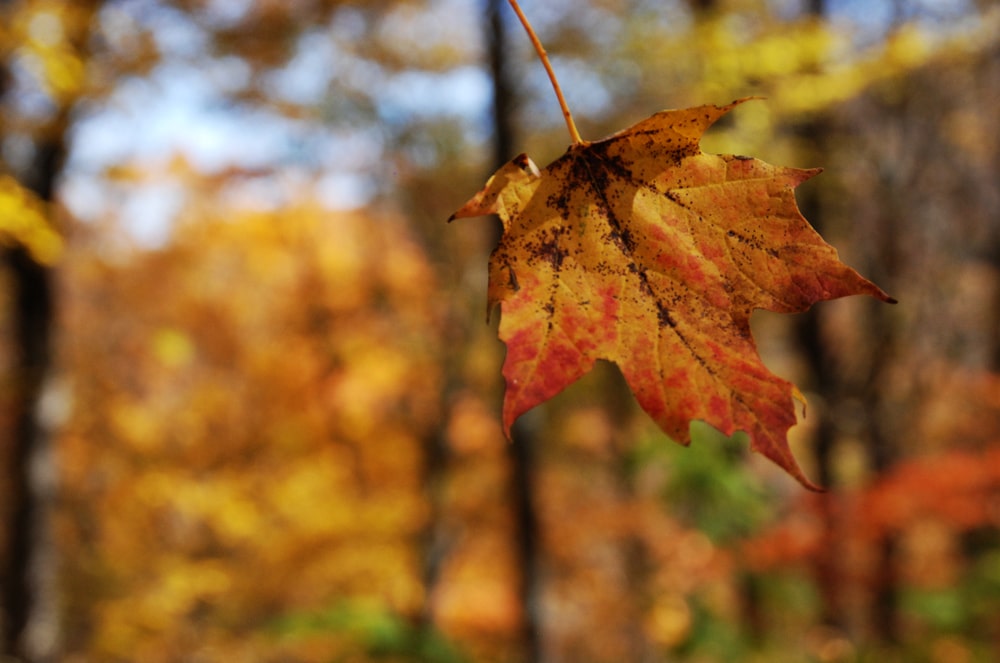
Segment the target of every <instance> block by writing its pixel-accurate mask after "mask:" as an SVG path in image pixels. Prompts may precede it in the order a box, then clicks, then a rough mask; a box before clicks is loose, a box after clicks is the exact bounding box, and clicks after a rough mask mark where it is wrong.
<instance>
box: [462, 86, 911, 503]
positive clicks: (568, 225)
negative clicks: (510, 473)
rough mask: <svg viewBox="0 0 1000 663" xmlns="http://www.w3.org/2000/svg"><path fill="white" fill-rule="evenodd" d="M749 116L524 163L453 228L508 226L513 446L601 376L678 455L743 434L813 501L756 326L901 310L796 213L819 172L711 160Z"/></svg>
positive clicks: (497, 293)
mask: <svg viewBox="0 0 1000 663" xmlns="http://www.w3.org/2000/svg"><path fill="white" fill-rule="evenodd" d="M742 101H744V100H739V101H735V102H733V103H732V104H729V105H727V106H700V107H697V108H689V109H687V110H675V111H664V112H661V113H657V114H655V115H653V116H652V117H650V118H648V119H646V120H643V121H642V122H639V123H638V124H636V125H634V126H632V127H630V128H628V129H626V130H624V131H622V132H620V133H617V134H615V135H613V136H611V137H609V138H606V139H604V140H601V141H597V142H592V143H586V142H580V143H575V144H574V145H572V146H571V147H570V148H569V150H568V151H567V152H566V154H564V155H563V156H562V157H560V158H559V159H557V160H556V161H554V162H553V163H551V164H550V165H549V166H547V167H546V168H545V169H544V170H542V171H541V172H539V170H538V168H537V167H536V166H535V164H534V163H532V161H531V159H529V158H528V157H527V156H526V155H523V154H522V155H521V156H518V157H517V158H515V159H514V160H513V161H511V162H510V163H508V164H507V165H505V166H503V167H502V168H501V169H500V170H498V171H497V172H496V173H495V174H494V175H493V176H492V177H491V178H490V180H489V181H488V182H487V183H486V186H485V187H484V188H483V189H482V191H480V192H479V193H478V194H476V195H475V196H474V197H473V198H472V199H471V200H470V201H469V202H468V203H466V204H465V205H464V206H463V207H462V208H461V209H460V210H458V211H457V212H456V213H455V214H454V215H453V216H452V219H454V218H458V217H471V216H480V215H484V214H492V213H496V214H498V215H499V216H500V219H501V220H502V222H503V228H504V233H503V236H502V238H501V240H500V244H499V246H498V247H497V248H496V250H495V251H494V252H493V255H492V256H491V258H490V274H489V308H490V309H492V308H493V306H494V305H495V304H497V303H500V304H501V311H502V317H501V322H500V338H501V340H503V341H504V343H505V344H506V345H507V357H506V359H505V361H504V367H503V374H504V377H505V378H506V384H507V388H506V394H505V397H504V406H503V425H504V430H505V431H506V432H507V433H508V435H509V432H510V426H511V424H512V423H513V422H514V420H515V419H516V418H517V417H518V416H520V415H521V414H522V413H524V412H525V411H527V410H529V409H530V408H532V407H534V406H535V405H537V404H539V403H541V402H543V401H545V400H547V399H549V398H551V397H553V396H555V395H556V394H557V393H559V392H560V391H562V390H563V389H564V388H565V387H567V386H568V385H569V384H571V383H572V382H574V381H575V380H577V379H578V378H580V377H581V376H582V375H584V374H585V373H586V372H587V371H589V370H590V368H591V367H592V366H593V364H594V361H595V360H597V359H607V360H610V361H613V362H615V363H616V364H617V365H618V366H619V368H620V369H621V371H622V373H623V374H624V376H625V379H626V381H627V382H628V384H629V386H630V387H631V388H632V391H633V393H634V394H635V396H636V399H637V400H638V402H639V404H640V405H641V406H642V408H643V409H644V410H645V411H646V412H647V413H649V415H650V416H652V417H653V419H654V420H655V421H656V422H657V423H658V424H659V426H660V427H661V428H662V429H663V430H664V432H666V433H667V434H668V435H669V436H670V437H672V438H673V439H674V440H676V441H677V442H680V443H682V444H688V443H689V442H690V433H689V425H690V422H691V420H693V419H701V420H704V421H706V422H707V423H709V424H711V425H712V426H714V427H716V428H718V429H719V430H720V431H722V432H723V433H726V434H727V435H729V434H732V433H733V432H735V431H737V430H743V431H746V432H747V433H748V434H749V436H750V441H751V448H752V449H754V450H756V451H758V452H760V453H762V454H764V455H765V456H766V457H768V458H770V459H771V460H773V461H774V462H776V463H777V464H778V465H780V466H781V467H783V468H784V469H785V470H787V471H788V472H789V473H790V474H791V475H792V476H794V477H795V478H796V479H798V480H799V481H800V482H802V483H803V484H804V485H806V486H808V487H813V488H814V487H815V486H813V484H811V483H810V482H809V480H808V479H807V478H806V477H805V475H804V474H803V473H802V470H801V469H800V468H799V466H798V464H797V463H796V461H795V459H794V458H793V457H792V453H791V450H790V449H789V447H788V442H787V439H786V436H787V431H788V429H789V428H790V427H791V426H792V425H793V424H794V423H795V409H794V404H793V401H792V398H793V396H795V395H797V394H798V391H797V390H796V388H795V387H794V385H792V384H791V383H790V382H787V381H786V380H783V379H781V378H779V377H777V376H776V375H774V374H773V373H771V372H770V371H769V370H768V369H767V368H766V367H765V366H764V364H763V363H762V362H761V360H760V357H759V355H758V353H757V348H756V345H755V344H754V340H753V338H752V336H751V334H750V314H751V312H752V311H753V310H754V309H757V308H761V309H767V310H770V311H779V312H784V313H792V312H797V311H804V310H806V309H808V308H809V307H810V306H811V305H812V304H813V303H815V302H817V301H820V300H826V299H833V298H836V297H843V296H846V295H855V294H868V295H872V296H874V297H877V298H879V299H881V300H883V301H892V300H891V298H890V297H889V296H888V295H886V294H885V293H884V292H883V291H882V290H881V289H879V288H878V287H877V286H875V285H874V284H873V283H871V282H869V281H867V280H866V279H864V278H862V277H861V276H860V275H858V273H857V272H855V271H854V270H852V269H851V268H850V267H848V266H847V265H845V264H843V263H842V262H840V261H839V259H838V258H837V252H836V250H835V249H834V248H833V247H831V246H830V245H829V244H827V243H826V242H824V241H823V239H822V238H821V237H820V236H819V235H818V234H817V233H816V231H815V230H813V229H812V227H810V226H809V224H808V223H807V222H806V220H805V218H803V216H802V214H801V213H800V212H799V209H798V206H797V205H796V203H795V196H794V188H795V187H796V186H797V185H798V184H800V183H801V182H803V181H805V180H806V179H808V178H810V177H812V176H813V175H815V174H816V173H818V172H819V171H818V170H799V169H794V168H781V167H777V166H772V165H770V164H767V163H764V162H762V161H759V160H757V159H752V158H748V157H742V156H730V155H713V154H705V153H704V152H702V151H701V148H700V147H699V140H700V138H701V136H702V134H703V133H704V132H705V130H706V129H707V128H708V127H709V126H711V125H712V124H713V123H714V122H715V121H716V120H718V119H719V118H720V117H722V116H723V115H724V114H726V113H727V112H728V111H729V110H731V109H732V108H733V107H734V106H736V105H738V104H739V103H742Z"/></svg>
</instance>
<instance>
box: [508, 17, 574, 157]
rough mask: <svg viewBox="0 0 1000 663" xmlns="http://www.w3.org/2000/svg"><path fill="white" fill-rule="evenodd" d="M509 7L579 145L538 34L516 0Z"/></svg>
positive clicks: (571, 115) (569, 115) (571, 134)
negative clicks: (532, 49)
mask: <svg viewBox="0 0 1000 663" xmlns="http://www.w3.org/2000/svg"><path fill="white" fill-rule="evenodd" d="M509 2H510V6H511V8H512V9H513V10H514V13H515V14H517V18H518V19H520V21H521V25H523V26H524V30H525V32H527V33H528V39H530V40H531V44H532V46H534V47H535V51H536V52H537V53H538V57H539V59H540V60H541V61H542V65H543V66H544V67H545V73H547V74H548V75H549V80H550V81H552V89H554V90H555V91H556V99H558V100H559V108H561V109H562V114H563V118H564V119H565V120H566V128H567V129H569V135H570V138H572V139H573V143H574V144H575V145H580V144H582V143H583V142H584V140H583V138H581V137H580V132H579V131H577V130H576V124H574V123H573V114H572V113H570V112H569V106H567V105H566V98H565V97H563V93H562V88H560V87H559V81H557V80H556V74H555V72H554V71H552V64H551V63H550V62H549V55H548V53H546V52H545V48H544V47H543V46H542V42H541V41H540V40H539V39H538V35H536V34H535V31H534V29H533V28H532V27H531V23H529V22H528V17H527V16H525V15H524V12H523V11H521V6H520V5H519V4H517V0H509Z"/></svg>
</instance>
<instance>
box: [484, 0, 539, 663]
mask: <svg viewBox="0 0 1000 663" xmlns="http://www.w3.org/2000/svg"><path fill="white" fill-rule="evenodd" d="M507 11H508V8H507V3H506V2H505V1H504V0H487V11H486V15H487V25H486V29H487V41H488V44H489V59H490V72H491V74H492V78H493V162H494V167H495V168H499V167H500V166H502V165H503V164H505V163H506V162H507V161H509V160H510V159H511V158H512V157H513V156H514V154H513V153H512V152H513V150H514V120H513V110H514V106H515V104H514V98H515V91H514V86H513V84H512V83H511V77H510V71H509V67H508V62H509V60H508V53H509V52H510V47H509V44H508V38H507V23H506V21H505V19H504V16H505V12H507ZM500 233H501V227H500V224H499V222H498V221H497V222H496V225H495V239H496V241H499V240H500ZM536 437H537V435H536V433H535V430H534V429H533V428H532V427H531V426H530V425H528V424H525V423H524V422H523V421H518V422H516V423H515V424H514V426H513V427H512V430H511V442H510V444H509V445H508V447H507V450H508V457H509V459H510V463H511V470H512V476H511V481H512V486H511V488H512V492H511V495H512V499H513V505H512V506H513V509H514V517H515V521H516V523H517V552H518V558H519V562H520V566H521V586H520V595H521V611H522V622H521V637H522V639H523V642H524V661H525V662H526V663H540V662H541V661H543V660H544V659H543V651H542V632H541V628H540V625H539V615H538V603H539V597H538V593H539V591H538V584H539V583H538V555H539V550H538V548H539V543H538V518H537V515H536V513H535V489H534V465H535V459H534V455H533V454H532V449H533V448H534V446H535V444H536V443H537V439H536Z"/></svg>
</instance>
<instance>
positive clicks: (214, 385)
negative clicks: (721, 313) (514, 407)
mask: <svg viewBox="0 0 1000 663" xmlns="http://www.w3.org/2000/svg"><path fill="white" fill-rule="evenodd" d="M523 7H524V9H525V11H526V12H527V14H528V16H529V17H531V19H532V20H533V22H534V23H535V27H536V29H537V30H538V32H539V34H540V36H541V38H542V40H543V41H544V43H545V45H546V47H547V49H548V51H549V53H550V55H551V57H552V60H553V64H554V67H555V70H556V72H557V74H558V75H559V77H560V80H561V82H562V84H563V86H564V88H565V90H566V94H567V97H568V101H569V104H570V106H571V108H572V109H573V111H574V114H575V115H576V117H577V123H578V125H579V126H580V129H581V133H583V135H584V137H585V138H591V139H596V138H600V137H602V136H604V135H607V134H609V133H611V132H613V131H615V130H618V129H621V128H624V127H625V126H627V125H628V124H631V123H632V122H634V121H637V120H639V119H642V118H644V117H646V116H648V115H650V114H652V113H653V112H655V111H657V110H661V109H663V108H682V107H686V106H690V105H697V104H702V103H719V104H721V103H726V102H729V101H731V100H732V99H734V98H736V97H741V96H746V95H757V96H761V97H764V98H765V99H764V100H761V101H756V102H753V103H750V104H746V105H744V106H741V107H740V108H739V109H738V110H736V111H735V112H734V113H732V115H731V116H730V117H727V118H726V119H725V120H724V121H723V122H722V123H720V125H719V126H717V127H716V128H714V129H713V130H712V131H711V132H710V133H709V136H708V137H707V139H706V141H705V144H704V147H705V149H706V151H713V152H732V153H738V154H751V155H754V156H757V157H760V158H762V159H765V160H767V161H770V162H772V163H776V164H782V165H790V166H799V167H812V166H823V167H824V168H825V169H826V171H825V173H824V174H823V175H822V176H820V177H818V178H815V179H813V180H811V181H810V182H808V183H806V184H804V185H803V186H802V187H800V189H799V190H798V195H799V201H800V205H801V206H802V208H803V210H804V211H805V214H806V216H807V218H809V219H810V220H811V221H812V222H813V224H814V225H815V226H816V227H817V228H818V229H819V230H820V231H821V232H822V233H823V234H824V236H825V237H826V238H827V239H828V240H829V241H830V242H831V243H833V244H834V245H835V246H837V247H838V249H839V250H840V253H841V257H842V258H843V259H844V260H845V261H846V262H847V263H848V264H850V265H852V266H853V267H855V268H856V269H858V270H859V271H860V272H861V273H862V274H864V275H865V276H867V277H869V278H871V279H872V280H874V281H875V282H877V283H878V284H879V285H880V286H882V287H883V288H884V289H885V290H887V291H888V292H889V293H891V294H892V295H893V296H894V297H896V298H897V299H898V300H899V302H900V303H899V304H898V305H897V306H894V307H890V306H885V305H881V304H878V303H877V302H874V301H871V300H868V299H864V298H853V299H849V300H841V301H837V302H831V303H825V304H820V305H819V306H817V307H816V309H815V310H814V311H812V312H810V313H808V314H804V315H800V316H784V317H782V316H777V315H770V314H758V315H757V316H755V319H754V324H755V332H756V335H757V340H758V343H759V345H760V347H761V351H762V354H763V355H764V357H765V360H766V361H767V362H768V363H769V365H770V366H771V367H772V368H773V369H774V370H775V371H776V372H778V373H779V374H780V375H782V376H784V377H787V378H789V379H793V380H795V381H796V382H797V383H798V384H799V385H800V386H801V388H802V390H803V391H804V392H805V394H806V396H807V398H808V400H809V407H808V414H807V416H806V418H805V419H804V420H803V421H802V422H801V423H800V425H799V426H797V427H796V428H794V429H793V431H792V433H793V438H794V439H793V440H792V442H793V446H794V448H795V449H796V452H797V454H798V457H799V459H800V460H801V461H802V463H803V464H804V466H805V467H806V469H807V472H808V473H809V474H810V476H811V477H812V478H814V479H815V480H817V481H819V482H820V483H822V484H824V485H825V486H827V487H828V488H829V491H828V492H826V493H825V494H810V493H808V492H806V491H804V490H803V489H802V488H801V487H800V486H799V485H798V484H797V483H795V481H794V480H792V479H791V478H789V477H788V476H786V475H784V474H782V473H781V472H780V471H779V470H777V469H776V468H774V467H772V466H770V465H769V464H768V463H767V462H766V461H764V460H763V459H761V458H759V457H756V456H753V455H751V454H749V453H748V451H747V449H746V447H747V444H746V440H745V438H743V437H741V436H740V435H737V436H735V437H734V438H733V439H726V438H724V437H722V436H720V435H718V434H717V433H715V432H713V431H712V430H711V429H709V428H707V427H705V426H702V425H699V424H695V425H694V427H695V432H694V437H695V439H694V443H693V444H692V446H691V447H690V448H683V447H680V446H679V445H675V444H673V443H672V442H671V441H669V440H668V439H666V438H665V437H664V436H663V435H662V434H660V433H658V432H657V431H656V430H655V428H654V427H653V426H652V424H651V423H650V422H649V420H648V419H647V418H646V417H645V415H643V414H642V413H638V412H637V411H636V408H635V407H634V403H633V401H632V398H631V396H630V395H629V394H628V392H627V389H626V388H625V386H624V385H623V383H622V381H621V379H620V377H619V376H618V374H617V372H616V370H615V369H614V368H612V367H609V366H607V365H600V366H598V368H597V370H595V371H594V372H593V373H592V374H591V375H589V376H588V377H587V378H586V379H584V380H583V381H581V382H580V383H578V384H577V385H575V386H574V387H572V388H571V389H569V390H568V391H567V392H565V393H564V394H562V395H561V396H560V397H558V398H557V399H555V400H554V401H553V402H552V403H550V404H548V405H546V406H543V407H541V408H538V409H536V410H535V411H532V412H531V413H529V414H528V415H526V416H525V417H524V418H523V421H522V422H521V423H520V424H519V426H518V427H517V428H516V430H515V442H514V443H513V444H508V443H507V442H506V441H505V440H504V439H503V437H502V435H501V433H500V429H499V424H498V418H499V401H500V387H501V378H500V364H501V361H502V357H503V347H502V345H501V344H499V343H498V342H497V341H496V339H495V324H496V320H495V316H494V320H493V325H492V326H490V325H487V324H486V323H484V315H483V314H484V308H485V302H486V259H487V256H488V254H489V251H490V249H491V248H492V246H493V244H494V242H495V241H496V236H497V235H496V233H497V228H496V224H495V222H493V221H491V220H489V219H483V220H471V221H463V222H456V223H454V224H452V225H450V226H449V225H446V224H445V222H444V221H445V219H446V218H447V217H448V216H449V214H450V213H451V212H453V211H454V210H455V209H456V208H457V207H458V206H459V205H461V204H462V203H463V202H465V200H466V199H467V198H468V197H469V196H471V194H472V193H474V192H475V191H476V190H478V188H479V187H480V186H481V185H482V183H483V181H484V179H485V177H486V176H487V175H489V174H490V173H491V172H492V170H493V168H494V167H495V166H497V165H498V164H499V163H500V162H503V161H506V160H508V159H510V158H512V157H513V156H515V155H516V154H518V153H519V152H522V151H526V152H529V153H530V154H531V156H532V157H533V158H534V159H535V160H536V161H537V162H538V163H540V164H545V163H548V161H550V160H551V159H552V158H554V157H556V156H558V155H559V154H560V153H561V152H562V151H563V150H564V149H565V148H566V146H567V144H568V143H569V140H568V137H567V135H566V133H565V127H564V125H563V122H562V117H561V115H560V114H559V110H558V107H557V105H556V103H555V100H554V97H553V95H552V93H551V90H550V89H549V87H548V81H547V79H546V78H545V74H544V72H543V70H542V68H541V66H540V65H539V64H538V63H537V61H536V60H535V56H534V53H533V52H532V51H531V47H530V44H529V43H528V40H527V38H526V37H524V35H523V33H522V32H521V31H520V28H519V26H517V24H516V21H515V20H513V15H512V13H511V12H510V10H509V8H508V7H507V5H506V2H505V1H503V0H368V1H360V0H358V1H351V0H287V1H284V0H172V1H171V0H105V1H103V2H102V1H98V0H0V242H2V261H0V265H2V270H0V435H2V438H0V472H2V474H0V476H2V478H0V512H2V518H0V522H2V523H3V529H2V531H0V615H2V617H0V621H2V626H3V631H2V632H3V640H2V649H0V659H2V660H23V661H32V662H41V661H67V662H84V661H123V662H124V661H144V662H150V663H156V662H168V661H177V662H188V663H190V662H198V661H206V662H209V661H213V662H214V661H247V662H257V661H283V662H284V661H318V662H333V661H345V662H346V661H410V662H416V661H420V662H425V663H432V662H433V663H459V662H462V661H477V662H478V661H484V662H497V663H501V662H503V663H508V662H509V663H522V662H523V663H555V662H567V663H576V662H580V663H604V662H610V661H614V662H622V661H628V662H653V661H697V662H705V663H709V662H722V661H768V662H782V661H788V662H797V661H822V662H836V661H879V662H884V661H907V662H911V661H916V662H921V661H926V662H929V663H930V662H933V663H970V662H973V661H991V660H1000V185H998V182H1000V112H998V109H1000V3H997V2H995V0H881V1H880V0H546V1H544V2H543V1H541V0H524V2H523ZM4 655H6V656H7V657H8V658H4Z"/></svg>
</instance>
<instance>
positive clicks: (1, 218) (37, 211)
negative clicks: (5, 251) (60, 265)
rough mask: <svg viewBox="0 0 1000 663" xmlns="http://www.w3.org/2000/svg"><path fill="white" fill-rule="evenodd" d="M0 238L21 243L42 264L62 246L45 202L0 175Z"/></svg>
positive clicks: (57, 252) (58, 252) (15, 182)
mask: <svg viewBox="0 0 1000 663" xmlns="http://www.w3.org/2000/svg"><path fill="white" fill-rule="evenodd" d="M0 241H3V242H5V243H11V242H13V243H17V244H20V245H22V246H24V247H25V248H26V249H27V250H28V252H29V253H31V255H32V256H33V257H34V258H35V260H37V261H38V262H40V263H42V264H45V265H51V264H53V263H54V262H55V261H56V260H57V259H58V258H59V256H60V254H61V253H62V248H63V242H62V238H61V237H60V236H59V234H58V233H56V231H55V230H53V229H52V225H51V224H50V223H49V220H48V210H47V209H46V205H45V203H44V202H42V201H41V200H40V199H39V198H38V196H36V195H35V194H34V193H32V192H31V191H28V190H27V189H25V188H24V187H23V186H21V185H20V184H19V183H18V182H17V180H15V179H14V178H13V177H10V176H9V175H0Z"/></svg>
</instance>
